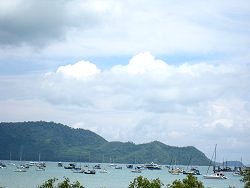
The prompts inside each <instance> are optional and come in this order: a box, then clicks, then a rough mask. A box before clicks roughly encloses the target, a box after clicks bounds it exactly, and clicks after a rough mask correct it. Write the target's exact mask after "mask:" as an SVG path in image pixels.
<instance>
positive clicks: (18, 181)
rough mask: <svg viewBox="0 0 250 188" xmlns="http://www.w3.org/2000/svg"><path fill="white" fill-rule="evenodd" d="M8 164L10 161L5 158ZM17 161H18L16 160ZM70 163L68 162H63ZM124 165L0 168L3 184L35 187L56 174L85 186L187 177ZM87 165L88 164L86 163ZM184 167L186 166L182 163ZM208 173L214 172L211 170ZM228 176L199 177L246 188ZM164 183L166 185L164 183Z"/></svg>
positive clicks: (106, 187)
mask: <svg viewBox="0 0 250 188" xmlns="http://www.w3.org/2000/svg"><path fill="white" fill-rule="evenodd" d="M4 163H5V164H8V163H9V162H8V161H5V162H4ZM14 163H15V164H16V165H18V162H14ZM63 165H64V166H67V165H68V163H66V162H65V163H63ZM77 165H78V166H81V167H84V166H86V165H88V166H89V167H90V168H92V167H93V166H94V165H95V164H91V163H89V164H86V163H78V164H77ZM119 166H122V169H115V168H113V167H111V166H110V165H109V164H101V167H102V169H104V168H105V169H106V170H107V171H108V173H100V172H99V170H98V169H97V170H96V174H84V173H73V172H72V170H69V169H64V168H63V167H58V166H57V163H56V162H46V169H45V171H37V170H36V169H37V168H36V167H35V166H32V167H30V168H29V169H27V172H15V170H16V166H14V165H10V164H9V165H7V168H2V169H0V187H1V188H2V187H5V188H36V187H37V186H38V185H42V183H44V182H45V181H46V180H48V179H51V178H57V179H58V182H60V181H63V180H64V177H67V178H69V179H70V182H72V183H73V182H75V181H79V182H80V183H81V184H82V185H84V186H85V188H127V187H128V185H129V184H130V182H131V181H133V180H134V178H136V177H137V176H143V177H146V178H148V179H156V178H159V179H160V180H161V182H162V183H163V184H164V185H165V186H166V185H167V184H171V183H172V182H173V181H174V180H176V179H180V180H182V179H183V178H185V177H186V175H183V174H180V175H172V174H170V173H169V172H168V168H166V167H165V166H162V170H142V173H133V172H131V169H128V168H126V165H124V164H119ZM84 168H85V169H87V167H84ZM183 168H184V170H185V169H186V167H185V166H183ZM198 169H199V170H200V172H201V174H206V171H207V169H208V167H205V166H199V167H198ZM208 173H212V171H211V170H210V171H209V172H208ZM225 175H226V176H227V177H228V178H229V179H227V180H213V179H204V178H203V176H202V175H199V176H197V178H198V180H200V181H202V182H203V184H204V185H205V187H211V188H229V187H230V186H231V187H235V188H243V187H244V184H243V183H242V182H241V181H240V179H241V177H236V176H233V174H232V173H225ZM165 186H164V187H165Z"/></svg>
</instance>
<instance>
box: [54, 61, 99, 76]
mask: <svg viewBox="0 0 250 188" xmlns="http://www.w3.org/2000/svg"><path fill="white" fill-rule="evenodd" d="M98 73H100V70H99V69H98V68H97V67H96V65H95V64H92V63H90V62H88V61H79V62H77V63H75V64H74V65H66V66H60V67H59V68H58V69H57V70H56V74H59V75H60V74H61V75H62V76H64V77H66V78H74V79H77V80H82V79H83V80H84V79H88V78H91V77H93V76H95V75H97V74H98Z"/></svg>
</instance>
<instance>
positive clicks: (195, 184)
mask: <svg viewBox="0 0 250 188" xmlns="http://www.w3.org/2000/svg"><path fill="white" fill-rule="evenodd" d="M170 188H204V186H203V184H202V182H200V181H198V179H197V177H195V176H193V175H191V174H189V175H187V177H186V178H184V179H183V180H182V181H181V180H175V181H174V182H173V183H172V185H170Z"/></svg>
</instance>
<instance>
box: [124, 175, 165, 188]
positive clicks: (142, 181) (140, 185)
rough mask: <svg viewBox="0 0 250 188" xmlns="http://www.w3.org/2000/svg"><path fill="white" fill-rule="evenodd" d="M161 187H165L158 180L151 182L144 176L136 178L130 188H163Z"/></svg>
mask: <svg viewBox="0 0 250 188" xmlns="http://www.w3.org/2000/svg"><path fill="white" fill-rule="evenodd" d="M161 186H163V184H162V183H161V181H160V180H159V179H158V178H157V179H153V180H151V181H149V180H148V179H147V178H144V177H142V176H139V177H137V178H135V179H134V180H133V182H130V184H129V188H161Z"/></svg>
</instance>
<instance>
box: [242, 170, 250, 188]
mask: <svg viewBox="0 0 250 188" xmlns="http://www.w3.org/2000/svg"><path fill="white" fill-rule="evenodd" d="M241 181H243V182H244V183H245V186H244V187H245V188H249V187H250V168H247V169H246V170H245V171H244V172H243V178H242V180H241Z"/></svg>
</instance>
